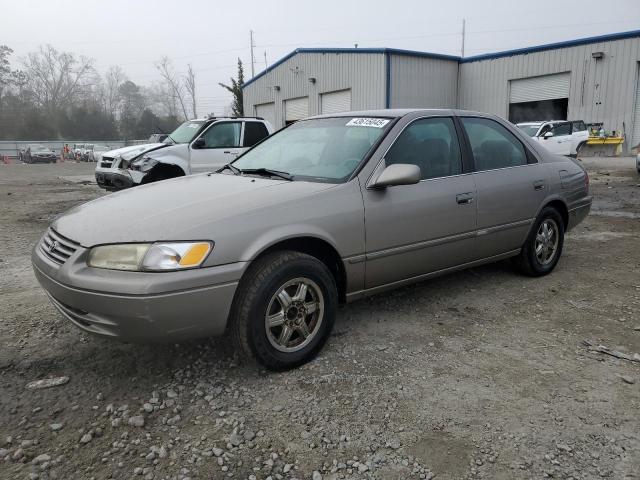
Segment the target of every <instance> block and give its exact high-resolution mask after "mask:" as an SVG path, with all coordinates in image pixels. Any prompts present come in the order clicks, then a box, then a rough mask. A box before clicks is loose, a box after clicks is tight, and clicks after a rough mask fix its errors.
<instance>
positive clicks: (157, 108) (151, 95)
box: [142, 82, 178, 117]
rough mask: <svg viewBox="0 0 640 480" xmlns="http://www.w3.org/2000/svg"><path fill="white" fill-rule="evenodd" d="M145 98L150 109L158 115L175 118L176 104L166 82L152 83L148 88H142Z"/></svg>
mask: <svg viewBox="0 0 640 480" xmlns="http://www.w3.org/2000/svg"><path fill="white" fill-rule="evenodd" d="M142 91H143V94H144V95H145V97H147V99H148V101H149V105H150V107H151V109H152V110H153V111H154V112H156V113H158V114H159V115H166V116H169V117H177V116H178V115H177V112H178V104H177V102H176V98H175V96H174V95H173V92H172V91H170V90H169V88H168V87H167V84H166V82H153V83H152V84H151V85H149V86H148V87H143V88H142Z"/></svg>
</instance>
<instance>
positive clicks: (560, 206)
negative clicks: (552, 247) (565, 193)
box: [545, 200, 569, 230]
mask: <svg viewBox="0 0 640 480" xmlns="http://www.w3.org/2000/svg"><path fill="white" fill-rule="evenodd" d="M545 207H553V208H555V209H556V210H557V211H558V212H559V213H560V216H561V217H562V223H564V229H565V230H566V229H567V226H568V225H569V210H568V209H567V206H566V205H565V204H564V202H562V201H560V200H554V201H552V202H549V203H547V204H546V205H545Z"/></svg>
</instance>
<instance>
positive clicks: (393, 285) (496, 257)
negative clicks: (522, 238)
mask: <svg viewBox="0 0 640 480" xmlns="http://www.w3.org/2000/svg"><path fill="white" fill-rule="evenodd" d="M520 250H521V249H519V248H518V249H515V250H511V251H509V252H505V253H501V254H500V255H494V256H492V257H487V258H482V259H480V260H474V261H473V262H468V263H463V264H461V265H456V266H455V267H449V268H443V269H442V270H436V271H434V272H429V273H425V274H423V275H418V276H415V277H411V278H406V279H403V280H399V281H397V282H392V283H387V284H385V285H379V286H377V287H374V288H370V289H367V290H359V291H356V292H351V293H348V294H347V302H353V301H355V300H359V299H360V298H363V297H367V296H369V295H375V294H377V293H381V292H384V291H387V290H393V289H395V288H399V287H403V286H405V285H410V284H412V283H417V282H421V281H423V280H427V279H429V278H433V277H437V276H440V275H445V274H447V273H452V272H456V271H458V270H465V269H467V268H471V267H477V266H478V265H484V264H486V263H493V262H497V261H500V260H504V259H505V258H510V257H515V256H516V255H518V254H519V253H520Z"/></svg>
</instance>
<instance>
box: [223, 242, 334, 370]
mask: <svg viewBox="0 0 640 480" xmlns="http://www.w3.org/2000/svg"><path fill="white" fill-rule="evenodd" d="M303 285H304V287H303ZM337 305H338V292H337V288H336V283H335V280H334V278H333V275H332V274H331V272H330V271H329V269H328V268H327V267H326V265H325V264H324V263H322V262H321V261H320V260H318V259H317V258H315V257H312V256H310V255H306V254H303V253H299V252H294V251H281V252H274V253H272V254H269V255H266V256H264V257H263V258H259V259H258V260H256V261H255V262H254V263H253V264H252V265H251V266H250V267H249V269H248V270H247V272H246V273H245V275H244V277H243V279H242V281H241V282H240V285H239V287H238V291H237V293H236V298H235V300H234V305H233V308H232V313H231V316H230V335H231V338H232V339H233V342H234V344H235V346H236V347H237V348H238V349H239V350H240V352H241V353H242V354H243V356H245V357H253V358H254V359H255V360H257V361H258V362H259V363H260V364H261V365H263V366H264V367H266V368H267V369H269V370H287V369H290V368H294V367H297V366H299V365H302V364H303V363H306V362H308V361H309V360H311V359H312V358H314V357H315V356H316V355H317V354H318V352H319V351H320V350H321V349H322V347H323V346H324V344H325V342H326V341H327V338H328V337H329V335H330V334H331V330H332V328H333V323H334V320H335V315H336V309H337Z"/></svg>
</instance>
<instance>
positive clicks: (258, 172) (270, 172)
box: [234, 167, 293, 181]
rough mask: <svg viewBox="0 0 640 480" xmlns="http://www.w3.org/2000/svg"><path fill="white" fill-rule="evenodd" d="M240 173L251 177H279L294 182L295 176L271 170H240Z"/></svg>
mask: <svg viewBox="0 0 640 480" xmlns="http://www.w3.org/2000/svg"><path fill="white" fill-rule="evenodd" d="M234 168H235V167H234ZM240 173H248V174H250V175H264V176H267V175H268V176H271V177H279V178H282V179H284V180H289V181H293V175H291V174H290V173H288V172H282V171H280V170H271V169H270V168H246V169H244V170H240Z"/></svg>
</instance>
